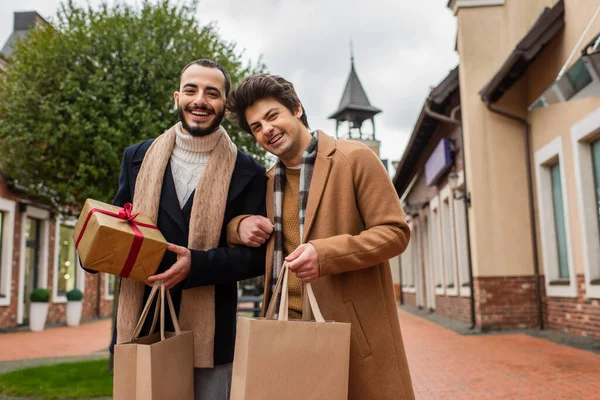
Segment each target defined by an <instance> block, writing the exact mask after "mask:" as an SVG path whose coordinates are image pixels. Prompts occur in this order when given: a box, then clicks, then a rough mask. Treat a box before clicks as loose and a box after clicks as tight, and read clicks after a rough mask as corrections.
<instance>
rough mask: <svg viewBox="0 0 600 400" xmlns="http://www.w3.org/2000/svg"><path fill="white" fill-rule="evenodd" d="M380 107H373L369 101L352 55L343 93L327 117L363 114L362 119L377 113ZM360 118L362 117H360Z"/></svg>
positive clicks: (338, 117)
mask: <svg viewBox="0 0 600 400" xmlns="http://www.w3.org/2000/svg"><path fill="white" fill-rule="evenodd" d="M380 112H381V110H380V109H378V108H376V107H373V106H372V105H371V103H370V102H369V98H368V97H367V93H366V92H365V89H364V88H363V86H362V84H361V83H360V79H358V75H357V74H356V70H355V68H354V57H352V59H351V67H350V75H349V76H348V81H347V82H346V87H345V89H344V94H343V95H342V100H341V101H340V105H339V107H338V110H337V111H336V112H334V113H333V114H331V115H330V116H329V118H331V119H335V120H346V119H347V118H346V117H347V116H348V115H352V114H361V116H365V118H364V119H367V118H370V117H372V116H374V115H375V114H379V113H380ZM361 119H362V118H361Z"/></svg>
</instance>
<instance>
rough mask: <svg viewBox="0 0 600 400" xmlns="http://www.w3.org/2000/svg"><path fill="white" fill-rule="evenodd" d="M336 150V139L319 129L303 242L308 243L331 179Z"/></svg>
mask: <svg viewBox="0 0 600 400" xmlns="http://www.w3.org/2000/svg"><path fill="white" fill-rule="evenodd" d="M334 151H335V139H333V138H332V137H331V136H328V135H326V134H324V133H323V132H320V131H319V148H318V152H317V159H316V161H315V169H314V171H313V176H312V180H311V182H310V189H309V191H308V201H307V204H306V217H305V218H304V235H303V237H302V243H306V241H307V239H308V235H310V230H311V228H312V226H313V222H314V220H315V215H316V214H317V211H318V209H319V205H320V204H321V199H322V198H323V191H324V190H325V186H326V185H327V179H329V172H330V171H331V154H332V153H333V152H334Z"/></svg>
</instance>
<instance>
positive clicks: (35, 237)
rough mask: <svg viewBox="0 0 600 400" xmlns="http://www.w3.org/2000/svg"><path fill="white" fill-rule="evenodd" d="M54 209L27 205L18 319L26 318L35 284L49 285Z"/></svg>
mask: <svg viewBox="0 0 600 400" xmlns="http://www.w3.org/2000/svg"><path fill="white" fill-rule="evenodd" d="M49 219H50V212H49V211H48V210H44V209H41V208H37V207H34V206H27V207H26V208H25V210H24V212H22V213H21V243H20V248H21V252H20V260H19V279H18V296H17V299H18V300H17V301H18V302H17V323H18V324H22V323H24V322H26V320H27V319H28V314H29V295H30V294H31V292H32V291H33V290H34V289H35V288H40V287H41V288H47V287H48V253H49V251H48V250H49V249H48V244H49V241H50V220H49Z"/></svg>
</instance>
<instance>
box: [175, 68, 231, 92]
mask: <svg viewBox="0 0 600 400" xmlns="http://www.w3.org/2000/svg"><path fill="white" fill-rule="evenodd" d="M192 65H200V66H201V67H207V68H216V69H218V70H219V71H221V72H222V73H223V76H224V77H225V98H227V97H228V96H229V92H230V91H231V78H230V77H229V74H228V73H227V71H226V70H225V68H224V67H223V66H222V65H221V64H219V63H218V62H215V61H213V60H207V59H205V58H203V59H201V60H195V61H192V62H191V63H189V64H188V65H186V66H185V67H183V69H182V70H181V74H179V83H180V84H181V78H182V77H183V73H184V72H185V70H186V69H188V68H189V67H191V66H192Z"/></svg>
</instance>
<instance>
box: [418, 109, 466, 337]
mask: <svg viewBox="0 0 600 400" xmlns="http://www.w3.org/2000/svg"><path fill="white" fill-rule="evenodd" d="M430 102H431V100H430V99H427V101H426V102H425V114H427V115H429V116H430V117H431V118H435V119H437V120H439V121H444V122H448V123H450V124H454V125H459V127H460V139H461V141H462V162H463V179H464V186H465V199H464V201H463V203H464V205H465V225H466V234H467V264H468V266H469V289H470V292H471V295H470V298H469V302H470V304H471V326H470V327H469V329H475V325H476V322H477V321H476V319H475V288H474V283H473V262H472V256H471V228H470V227H469V207H470V205H471V201H470V200H469V198H468V193H469V191H468V187H467V163H466V161H465V139H464V135H463V129H462V120H460V119H456V113H457V112H458V110H460V105H458V106H456V107H454V109H452V111H451V112H450V117H447V116H445V115H442V114H438V113H436V112H434V111H431V108H430V107H429V104H430ZM452 196H454V194H452ZM459 290H460V289H459Z"/></svg>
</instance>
